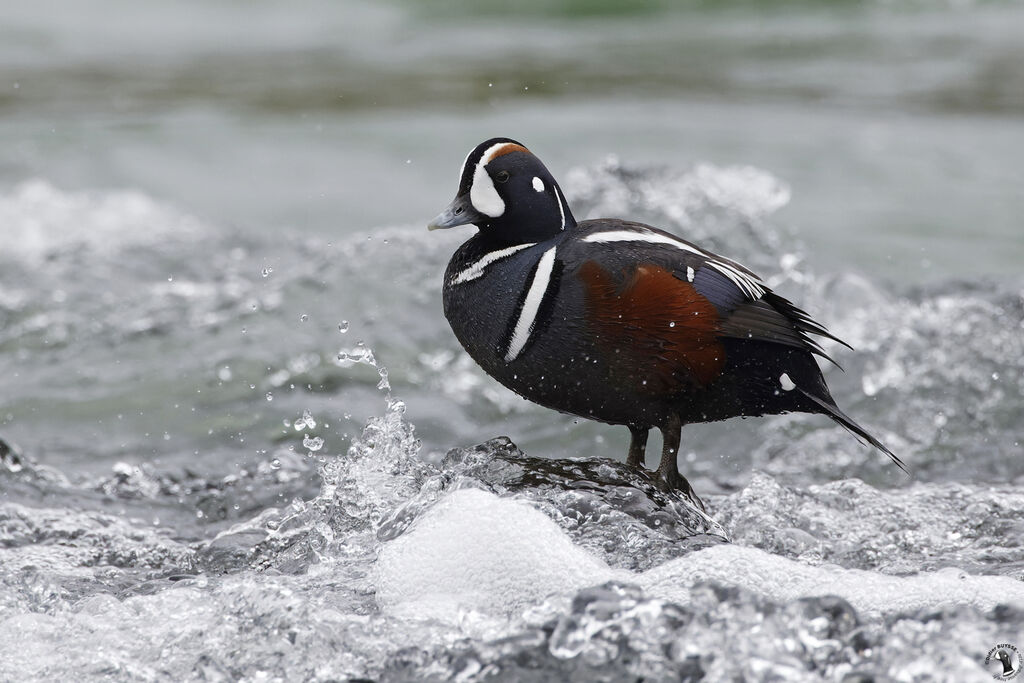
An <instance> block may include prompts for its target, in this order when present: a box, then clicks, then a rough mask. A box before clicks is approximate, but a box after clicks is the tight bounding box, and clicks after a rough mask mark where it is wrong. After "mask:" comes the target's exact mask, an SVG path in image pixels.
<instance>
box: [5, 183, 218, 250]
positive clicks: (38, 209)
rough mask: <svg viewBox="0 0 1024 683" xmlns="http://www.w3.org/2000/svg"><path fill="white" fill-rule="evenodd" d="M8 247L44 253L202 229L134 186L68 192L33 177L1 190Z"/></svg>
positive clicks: (103, 247) (116, 244) (104, 247)
mask: <svg viewBox="0 0 1024 683" xmlns="http://www.w3.org/2000/svg"><path fill="white" fill-rule="evenodd" d="M0 225H3V226H4V237H5V240H4V251H5V253H7V254H11V253H15V254H18V255H19V256H22V257H42V256H45V255H46V254H48V253H50V252H53V251H55V250H63V249H74V248H77V247H81V246H86V247H88V248H90V249H94V250H112V249H116V248H118V247H120V246H123V245H127V244H147V243H152V242H157V241H158V240H160V239H162V238H165V237H166V236H167V235H176V236H183V235H187V234H190V233H194V232H196V231H197V230H198V229H199V226H198V224H197V221H196V220H195V219H193V218H191V217H189V216H186V215H184V214H180V213H178V212H176V211H174V210H172V209H170V208H168V207H165V206H162V205H160V204H159V203H158V202H156V201H154V200H153V199H152V198H150V197H148V196H146V195H144V194H142V193H140V192H135V191H116V192H66V191H63V190H60V189H58V188H56V187H54V186H53V185H51V184H50V183H48V182H46V181H45V180H39V179H35V180H29V181H26V182H23V183H20V184H18V185H17V186H15V187H14V188H13V189H11V190H10V191H8V192H5V193H3V194H0Z"/></svg>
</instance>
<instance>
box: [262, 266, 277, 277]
mask: <svg viewBox="0 0 1024 683" xmlns="http://www.w3.org/2000/svg"><path fill="white" fill-rule="evenodd" d="M273 272H274V269H273V268H271V267H270V266H267V267H266V268H264V269H263V270H261V271H260V275H262V276H263V277H270V274H271V273H273Z"/></svg>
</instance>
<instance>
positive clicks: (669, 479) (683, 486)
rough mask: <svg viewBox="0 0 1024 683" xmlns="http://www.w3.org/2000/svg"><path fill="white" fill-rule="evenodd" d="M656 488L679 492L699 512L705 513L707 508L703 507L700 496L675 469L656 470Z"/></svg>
mask: <svg viewBox="0 0 1024 683" xmlns="http://www.w3.org/2000/svg"><path fill="white" fill-rule="evenodd" d="M658 486H659V487H660V488H661V489H662V490H663V491H680V492H681V493H682V494H683V495H685V496H686V497H687V498H689V499H690V502H692V503H693V504H694V506H696V507H697V508H699V509H700V511H701V512H707V508H705V507H704V501H702V500H701V499H700V496H698V495H697V493H696V492H695V491H694V490H693V487H692V486H690V482H689V481H687V480H686V477H684V476H683V475H681V474H680V473H679V470H677V469H676V468H675V467H672V468H671V469H667V470H662V469H659V470H658Z"/></svg>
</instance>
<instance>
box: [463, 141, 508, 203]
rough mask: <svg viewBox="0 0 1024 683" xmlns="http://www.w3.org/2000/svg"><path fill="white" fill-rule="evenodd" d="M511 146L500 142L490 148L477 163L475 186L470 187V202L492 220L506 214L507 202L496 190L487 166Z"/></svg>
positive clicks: (474, 173) (474, 171) (474, 178)
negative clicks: (506, 146)
mask: <svg viewBox="0 0 1024 683" xmlns="http://www.w3.org/2000/svg"><path fill="white" fill-rule="evenodd" d="M511 144H513V143H511V142H499V143H498V144H496V145H491V146H490V147H488V148H487V151H486V152H484V153H483V156H481V157H480V161H478V162H476V168H475V169H474V170H473V184H472V185H470V187H469V201H470V202H471V203H472V204H473V208H474V209H476V210H477V211H479V212H480V213H482V214H484V215H485V216H490V217H491V218H497V217H498V216H500V215H501V214H503V213H505V202H504V201H502V199H501V195H499V194H498V191H497V190H496V189H495V188H494V181H492V180H491V176H490V175H489V174H488V173H487V164H489V163H491V159H493V158H494V157H495V156H496V155H497V153H498V150H500V149H501V148H502V147H504V146H505V145H511Z"/></svg>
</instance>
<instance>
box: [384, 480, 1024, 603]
mask: <svg viewBox="0 0 1024 683" xmlns="http://www.w3.org/2000/svg"><path fill="white" fill-rule="evenodd" d="M610 579H617V580H621V581H627V582H631V583H636V584H638V585H640V586H641V587H643V588H644V590H645V591H646V592H647V594H648V595H650V596H651V597H655V598H660V599H664V600H669V601H672V602H676V603H679V604H683V605H685V604H687V603H689V601H690V590H691V588H692V587H693V586H694V585H696V584H699V583H702V582H713V583H716V584H721V585H726V586H736V587H740V588H743V589H745V590H748V591H751V592H753V593H755V594H758V595H761V596H764V597H766V598H768V599H770V600H772V601H776V602H783V603H784V602H788V601H791V600H795V599H797V598H802V597H813V596H822V595H838V596H840V597H842V598H844V599H845V600H847V601H848V602H850V604H851V605H853V606H854V607H855V608H856V609H857V610H858V611H859V612H860V613H861V614H862V616H870V617H877V616H880V615H885V614H895V613H901V612H907V611H914V610H919V609H930V608H935V607H938V606H942V605H969V606H973V607H976V608H978V609H982V610H984V609H989V608H991V607H993V606H995V605H997V604H1000V603H1013V604H1021V605H1024V583H1021V582H1019V581H1014V580H1013V579H1011V578H1009V577H1001V576H971V575H967V574H965V573H963V572H960V571H959V570H956V569H946V570H941V571H938V572H930V573H923V574H919V575H915V576H906V577H899V576H891V575H887V574H881V573H878V572H870V571H864V570H855V569H843V568H841V567H836V566H834V565H823V566H811V565H807V564H803V563H800V562H797V561H795V560H790V559H786V558H783V557H779V556H776V555H771V554H769V553H766V552H764V551H762V550H758V549H756V548H749V547H742V546H736V545H728V544H723V545H719V546H713V547H710V548H707V549H704V550H700V551H696V552H693V553H690V554H688V555H686V556H684V557H680V558H678V559H675V560H672V561H670V562H667V563H665V564H663V565H661V566H658V567H655V568H653V569H650V570H648V571H646V572H643V573H640V574H636V573H633V572H629V571H625V570H616V569H612V568H610V567H609V566H608V565H607V564H605V563H604V562H603V561H601V560H600V559H599V558H597V557H595V556H593V555H591V554H590V553H588V552H587V551H585V550H583V549H582V548H579V547H577V546H575V545H573V543H572V542H571V540H570V539H569V537H568V536H567V535H566V534H565V533H564V532H563V531H562V530H561V529H560V528H559V527H558V525H556V524H555V523H554V522H553V521H551V520H550V519H549V518H548V517H546V516H545V515H544V514H543V513H541V512H540V511H539V510H536V509H535V508H533V507H531V506H530V505H528V504H527V503H525V502H522V501H517V500H512V499H507V498H499V497H498V496H495V495H494V494H491V493H488V492H485V491H480V490H476V489H463V490H458V491H455V492H453V493H452V494H450V495H449V496H447V497H446V498H444V499H442V500H441V501H440V502H439V503H438V504H437V505H436V506H435V507H434V508H432V509H431V510H430V511H428V512H427V513H426V514H424V516H423V517H422V518H420V519H419V520H418V521H417V522H416V524H415V526H414V527H413V529H412V530H411V531H409V532H407V533H406V534H405V535H403V536H400V537H398V538H397V539H395V540H394V541H391V542H389V543H387V544H386V545H385V546H384V548H383V549H382V550H381V553H380V556H379V560H378V575H377V580H378V591H377V599H378V602H379V603H380V604H381V606H382V607H384V608H385V609H388V610H390V611H393V612H399V613H404V614H406V615H409V616H413V615H415V616H417V617H430V618H436V619H442V620H452V619H457V618H464V614H465V611H466V610H476V611H480V612H484V613H489V614H495V615H512V614H514V613H516V612H517V611H521V610H522V609H523V608H525V607H527V606H530V605H535V604H538V603H540V602H541V601H543V600H544V599H545V598H548V597H550V596H553V595H566V594H571V593H573V592H575V591H576V590H579V589H580V588H584V587H586V586H590V585H596V584H600V583H603V582H605V581H608V580H610ZM459 615H463V616H461V617H460V616H459Z"/></svg>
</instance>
